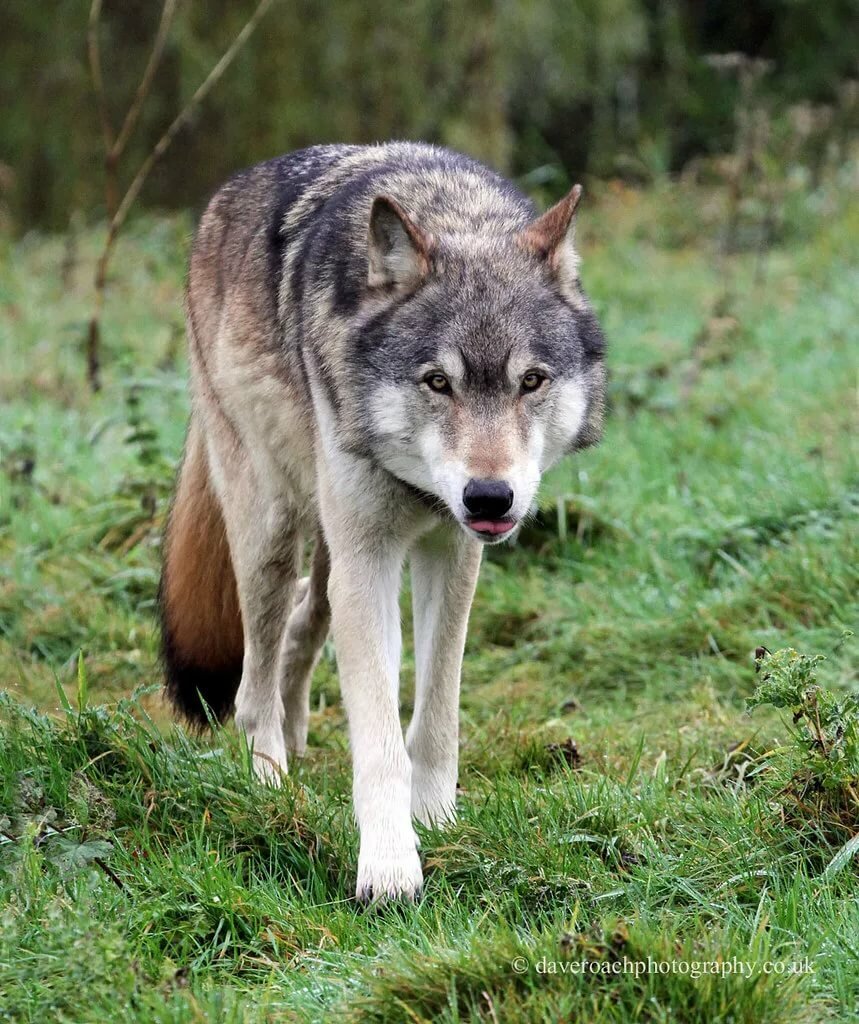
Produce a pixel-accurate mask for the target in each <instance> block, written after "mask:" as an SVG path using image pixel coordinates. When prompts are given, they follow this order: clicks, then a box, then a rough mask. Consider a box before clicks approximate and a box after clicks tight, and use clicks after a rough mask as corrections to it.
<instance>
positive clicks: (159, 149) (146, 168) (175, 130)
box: [110, 0, 274, 235]
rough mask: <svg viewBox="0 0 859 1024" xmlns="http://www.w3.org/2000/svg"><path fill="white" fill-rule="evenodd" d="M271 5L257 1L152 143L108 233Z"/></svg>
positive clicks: (118, 224) (121, 221)
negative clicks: (157, 138) (216, 58)
mask: <svg viewBox="0 0 859 1024" xmlns="http://www.w3.org/2000/svg"><path fill="white" fill-rule="evenodd" d="M273 3H274V0H260V2H259V3H258V4H257V7H256V10H255V11H254V13H253V14H252V15H251V16H250V18H249V19H248V20H247V22H245V25H244V28H242V30H241V32H239V34H238V35H237V36H236V38H235V39H234V40H233V41H232V43H231V44H230V45H229V47H228V48H227V50H226V51H225V52H224V54H223V56H222V57H221V59H220V60H219V61H218V63H217V64H216V65H215V66H214V67H213V68H212V70H211V71H210V72H209V74H208V75H207V76H206V78H205V79H204V81H203V82H202V83H201V84H200V85H199V86H198V87H197V91H196V92H195V93H194V95H193V96H192V97H191V99H190V100H188V102H187V104H186V105H185V107H184V109H183V110H182V111H180V113H179V114H177V116H176V117H175V118H174V120H173V122H172V124H171V125H170V127H169V128H168V129H167V131H165V132H164V134H163V135H162V136H161V138H160V139H159V140H158V142H156V143H155V146H154V148H153V149H152V152H151V153H150V154H149V156H148V157H147V158H146V159H145V160H144V161H143V163H142V164H141V166H140V170H139V171H138V172H137V174H136V175H135V176H134V178H133V180H132V182H131V184H130V185H129V186H128V189H127V191H126V193H125V195H124V196H123V198H122V202H121V203H120V204H119V209H118V210H117V211H116V214H115V215H114V217H113V220H112V221H111V225H110V229H111V232H112V233H113V234H114V235H115V234H116V232H117V231H118V230H119V229H120V228H121V227H122V225H123V224H124V222H125V218H126V217H127V216H128V211H129V210H130V209H131V207H132V206H133V205H134V202H135V200H136V199H137V197H138V195H140V190H141V189H142V188H143V185H144V183H145V182H146V179H147V178H148V177H149V174H150V172H151V170H152V168H153V167H154V166H155V164H156V163H158V161H159V160H160V159H161V157H162V156H164V154H165V153H166V152H167V150H168V148H169V147H170V144H171V143H172V142H173V139H175V138H176V136H177V135H178V134H179V132H180V131H181V129H182V128H183V127H184V126H185V124H186V123H187V122H188V121H189V120H190V118H191V115H192V114H193V113H194V111H195V110H196V109H197V107H198V106H199V105H200V104H201V103H202V102H203V100H204V99H205V98H206V97H207V96H208V95H209V93H210V92H211V90H212V88H213V87H214V86H215V85H217V83H218V82H219V81H220V79H221V78H222V77H223V75H224V72H225V71H226V70H227V68H229V66H230V64H232V62H233V60H234V59H235V57H236V54H237V53H238V52H239V50H241V48H242V47H243V46H244V44H245V43H246V42H247V40H248V38H249V37H250V35H251V33H252V32H253V31H254V29H255V28H256V27H257V25H258V24H259V22H260V20H261V19H262V17H263V16H264V15H265V13H266V11H267V10H268V9H269V7H271V5H272V4H273Z"/></svg>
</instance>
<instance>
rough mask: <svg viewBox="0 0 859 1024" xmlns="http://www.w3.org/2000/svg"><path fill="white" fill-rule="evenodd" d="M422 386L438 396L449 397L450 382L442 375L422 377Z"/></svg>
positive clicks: (432, 374) (431, 374)
mask: <svg viewBox="0 0 859 1024" xmlns="http://www.w3.org/2000/svg"><path fill="white" fill-rule="evenodd" d="M424 384H426V385H427V386H428V387H430V388H431V389H432V390H433V391H436V392H438V394H440V395H449V394H450V391H451V388H450V381H449V380H448V379H447V377H445V375H444V374H443V373H430V374H428V375H427V376H426V377H424Z"/></svg>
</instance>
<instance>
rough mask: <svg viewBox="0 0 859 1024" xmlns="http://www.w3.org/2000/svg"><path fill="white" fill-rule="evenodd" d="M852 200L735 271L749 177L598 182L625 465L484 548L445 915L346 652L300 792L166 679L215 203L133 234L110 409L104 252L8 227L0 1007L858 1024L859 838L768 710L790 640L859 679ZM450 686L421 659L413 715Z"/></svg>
mask: <svg viewBox="0 0 859 1024" xmlns="http://www.w3.org/2000/svg"><path fill="white" fill-rule="evenodd" d="M850 188H851V182H850V180H848V175H847V174H846V172H845V173H844V174H842V175H841V178H840V180H839V179H838V178H833V179H832V180H831V181H829V182H827V183H825V184H824V185H821V186H820V187H818V188H816V189H815V190H813V191H811V190H809V189H807V188H801V189H798V190H797V192H796V193H795V194H792V196H791V202H790V206H789V208H786V209H785V210H784V211H780V214H783V216H779V217H778V218H777V223H776V236H775V238H774V239H773V241H772V244H771V245H769V246H766V247H764V248H762V249H760V248H759V247H756V246H755V245H753V244H749V243H748V237H746V236H745V235H743V233H742V232H739V233H735V235H734V236H732V238H731V239H729V241H733V242H734V243H736V245H737V248H738V250H739V251H737V252H732V253H727V252H725V251H724V246H723V245H721V243H720V236H721V228H722V226H723V225H722V210H723V201H722V197H721V196H720V194H719V192H718V190H710V191H702V190H701V189H698V188H695V187H693V186H691V185H680V184H670V183H665V184H663V185H660V186H658V187H656V188H653V189H651V190H649V191H646V192H642V191H636V190H631V189H628V188H624V187H622V186H612V187H608V186H606V187H603V188H601V189H599V188H598V189H594V190H593V192H594V195H592V197H591V200H590V203H589V204H587V203H586V204H585V206H584V208H583V210H582V213H581V227H580V232H579V241H580V247H581V250H582V253H583V257H584V263H583V278H584V282H585V285H586V287H587V289H588V290H589V292H590V293H591V294H592V296H593V298H594V301H595V304H596V306H597V308H598V310H599V312H600V314H601V316H602V319H603V323H604V327H605V331H606V334H607V336H608V339H609V343H610V359H609V363H610V368H611V378H612V384H611V392H610V399H611V402H610V404H611V408H610V416H609V420H608V425H607V430H606V435H605V440H604V443H603V445H602V446H601V447H600V448H598V449H596V450H593V451H589V452H586V453H583V454H581V455H580V456H577V457H576V458H575V459H571V460H570V461H568V462H567V463H566V464H565V465H563V466H562V467H561V468H560V469H558V470H557V471H556V472H554V473H553V474H552V476H551V478H550V479H549V480H548V481H547V482H546V486H545V488H544V492H543V502H544V504H543V511H542V513H541V516H540V519H539V521H538V523H536V524H535V525H534V526H533V527H532V528H531V529H530V530H529V531H527V532H526V533H525V534H523V537H522V540H521V543H519V544H518V545H517V546H516V547H515V548H511V549H495V550H493V551H492V552H491V553H489V555H488V557H487V559H486V561H485V565H484V569H483V573H482V578H481V582H480V585H479V588H478V593H477V598H476V601H475V607H474V612H473V616H472V623H471V629H470V635H469V641H468V647H467V653H466V659H465V667H464V684H463V700H462V765H461V772H460V788H461V793H460V798H459V808H460V816H459V820H458V822H457V823H456V824H455V825H451V826H448V827H446V828H445V829H443V830H440V831H429V830H420V835H421V844H422V856H423V859H424V863H425V867H426V876H427V884H426V888H425V891H424V894H423V896H422V897H421V899H420V900H419V902H418V903H417V904H415V905H409V906H390V907H387V908H381V909H375V910H371V911H364V910H362V909H361V908H360V907H358V906H357V905H356V904H355V903H354V902H353V900H352V898H351V894H352V891H353V886H354V872H355V864H356V852H357V837H356V833H355V828H354V825H353V821H352V818H351V811H350V804H349V789H350V781H349V758H348V748H347V740H346V733H345V728H344V721H343V713H342V708H341V705H340V700H339V693H338V688H337V681H336V668H335V664H334V659H333V654H332V652H331V651H330V649H326V653H325V656H324V658H323V661H322V664H321V665H320V668H319V670H318V673H317V678H316V682H315V685H314V691H313V707H314V714H313V716H312V722H311V734H310V749H309V751H308V755H307V757H306V758H305V759H304V760H303V761H302V762H300V763H299V762H296V763H295V764H294V766H293V771H292V773H291V775H290V777H289V779H288V780H287V783H286V785H285V787H284V788H283V789H282V790H280V791H273V790H270V789H266V788H264V787H263V786H261V785H260V784H259V783H257V782H255V781H254V779H253V777H252V773H251V772H250V770H249V767H248V757H247V751H246V750H244V749H243V748H242V745H241V743H240V742H239V740H238V739H237V737H236V736H235V735H234V733H233V730H232V729H231V728H227V729H225V730H223V731H222V732H220V733H219V734H218V735H216V736H215V737H214V738H207V737H202V738H194V737H188V736H187V735H186V734H185V733H183V732H182V731H181V730H180V729H177V728H176V727H175V726H173V725H172V724H171V722H170V718H169V715H168V713H167V711H166V709H165V708H164V707H163V705H162V703H161V698H160V695H159V692H158V690H159V671H158V666H157V657H156V652H157V639H156V633H155V627H154V617H153V607H154V601H155V593H156V587H157V573H158V568H157V567H158V543H159V528H160V525H161V523H162V522H163V515H164V509H165V505H166V501H167V498H168V490H169V479H170V473H171V470H172V467H173V465H174V464H175V460H176V458H177V456H178V453H179V451H180V448H181V442H182V434H183V429H184V420H185V415H186V410H187V398H186V394H185V387H184V381H185V370H184V354H183V341H182V333H181V305H182V300H181V289H182V279H183V266H184V263H185V260H186V257H187V252H188V244H189V236H190V230H191V220H190V218H186V217H177V216H163V217H152V216H148V217H145V218H141V219H139V220H138V221H136V222H134V223H132V224H131V226H130V227H129V229H128V232H127V234H126V236H125V238H124V239H123V241H122V243H121V244H120V247H119V249H118V251H117V254H116V259H115V262H114V265H113V270H112V278H111V285H110V289H109V293H108V297H107V309H106V318H105V323H104V339H105V351H104V376H105V388H104V390H103V391H102V392H101V393H100V394H98V395H96V396H92V395H90V394H89V393H88V391H87V389H86V387H85V384H84V382H83V357H82V338H83V336H84V333H85V322H86V318H87V316H88V314H89V302H90V280H91V275H92V268H93V262H94V258H95V255H96V251H97V244H98V242H99V239H100V238H101V230H100V229H99V228H98V226H94V227H92V228H87V227H79V228H77V229H76V231H75V232H74V233H73V234H72V235H70V236H69V237H67V238H57V237H43V236H36V235H28V236H26V237H24V238H23V239H18V240H15V241H13V240H11V239H9V238H0V268H2V269H0V488H2V490H0V687H2V688H3V689H4V690H5V691H6V696H5V697H4V698H2V701H3V702H2V704H0V1020H2V1019H8V1020H15V1021H34V1022H35V1021H39V1022H43V1021H53V1020H60V1021H70V1022H80V1021H99V1022H113V1021H139V1020H146V1021H158V1022H161V1021H164V1022H167V1021H170V1022H185V1021H200V1020H213V1021H215V1020H216V1021H219V1022H220V1021H248V1022H253V1021H269V1020H270V1021H292V1020H297V1021H319V1020H327V1019H338V1018H340V1017H343V1018H345V1019H352V1020H355V1021H373V1020H377V1021H385V1022H389V1021H400V1020H402V1021H411V1022H416V1021H425V1020H427V1021H428V1020H442V1021H448V1022H454V1021H464V1020H481V1021H490V1022H492V1021H496V1022H505V1024H507V1022H511V1021H514V1022H515V1021H522V1022H525V1021H527V1022H531V1021H546V1022H549V1021H553V1022H554V1021H558V1020H570V1021H572V1020H588V1021H612V1022H619V1024H620V1022H626V1021H632V1020H646V1021H669V1020H677V1021H684V1022H693V1021H694V1022H701V1024H705V1022H706V1024H712V1022H718V1021H761V1022H773V1024H775V1022H787V1021H792V1022H794V1021H803V1020H805V1021H821V1020H827V1019H832V1020H852V1019H855V1016H854V1015H855V1014H857V1013H859V899H857V891H856V870H857V869H856V863H857V861H856V860H853V859H851V853H852V852H854V850H855V844H854V846H853V847H851V846H850V836H851V833H852V832H855V831H856V830H857V826H856V822H855V819H854V821H853V822H852V824H851V821H850V819H849V818H847V819H846V820H844V819H843V820H841V821H840V822H837V823H834V824H833V823H832V822H828V823H827V822H821V821H820V820H818V819H816V818H815V817H814V815H813V814H811V812H810V811H809V812H808V813H806V811H807V808H805V806H804V805H803V804H801V803H800V804H797V803H796V801H793V802H792V801H791V800H790V799H789V790H790V785H788V786H786V787H781V788H780V787H778V786H774V785H772V784H771V783H768V782H767V779H768V778H769V776H768V774H767V773H768V771H770V769H771V766H772V759H773V758H774V757H776V756H777V754H778V751H779V750H782V749H784V745H785V744H786V743H789V742H790V731H791V728H792V725H791V721H790V716H789V715H788V716H787V718H786V719H785V718H783V717H780V716H779V715H778V714H777V713H775V712H772V711H771V710H768V709H767V708H762V709H758V710H756V711H754V713H753V714H749V712H748V711H747V709H746V700H747V699H748V698H749V697H750V695H751V694H752V692H753V690H754V688H755V685H756V682H757V677H756V675H755V663H754V651H755V648H756V647H758V646H765V647H767V648H769V649H770V650H776V649H778V648H783V647H787V646H791V647H794V648H797V649H799V650H801V651H804V652H808V653H822V654H825V655H827V660H826V661H825V662H823V663H822V664H821V665H820V666H818V669H817V671H818V673H819V681H820V682H821V683H822V684H823V685H824V686H825V687H827V688H828V689H830V690H832V691H833V692H834V693H835V694H836V695H844V694H845V693H849V692H851V691H855V689H856V676H855V670H854V668H853V666H854V665H855V663H856V644H855V642H854V643H852V644H851V642H849V641H848V642H842V634H843V632H844V630H845V629H846V628H849V627H850V626H851V625H853V626H855V623H856V619H857V593H859V587H857V582H859V580H857V558H856V556H857V550H856V548H857V536H856V523H855V513H856V510H857V503H859V473H857V458H856V456H857V451H856V446H855V438H856V434H855V426H856V424H855V414H856V408H855V386H856V379H855V371H856V323H857V316H859V269H857V267H859V259H857V257H859V207H857V205H856V204H855V202H853V203H851V202H850V201H849V200H850ZM748 216H749V218H750V224H751V228H749V231H747V232H746V235H749V232H751V234H750V236H749V237H752V238H754V237H755V235H754V231H753V230H752V229H753V228H754V225H755V223H756V221H755V219H754V218H755V213H754V209H752V210H751V211H750V212H749V214H748ZM851 346H852V350H851ZM403 612H404V625H405V631H406V635H407V636H408V632H409V608H408V598H407V596H404V606H403ZM412 678H413V671H412V661H411V650H410V648H407V651H406V662H405V666H404V680H403V691H404V702H403V703H404V714H407V713H408V710H409V707H410V697H411V685H412ZM845 844H846V845H845ZM839 858H840V859H839ZM648 958H649V960H650V961H651V966H650V969H649V970H647V971H645V970H644V969H643V968H639V969H636V968H634V967H632V966H628V967H626V968H625V971H624V970H623V968H624V966H625V965H626V964H635V963H636V962H641V963H643V964H647V963H648ZM582 961H588V962H589V964H591V965H592V964H596V967H593V966H589V967H587V968H586V970H585V973H572V972H571V969H570V968H569V967H568V966H566V967H565V966H564V965H569V964H571V963H572V964H577V963H581V962H582ZM663 961H665V962H670V961H675V966H674V967H673V968H671V969H670V970H669V971H668V973H662V971H663V970H666V969H665V968H659V967H657V966H653V964H655V963H656V962H663ZM740 961H742V962H749V963H750V964H752V965H753V966H752V967H750V968H749V969H748V970H749V971H750V972H751V973H745V972H746V969H745V968H743V969H741V968H740V967H739V962H740ZM769 962H771V963H775V964H777V965H780V966H777V967H774V968H772V967H770V968H766V967H765V966H764V965H765V964H766V963H769ZM696 964H697V967H695V966H694V965H696ZM678 965H679V966H678ZM684 965H686V966H684ZM714 965H716V966H714ZM719 965H721V966H719ZM717 969H718V971H719V973H716V974H714V973H713V971H714V970H717ZM615 971H617V972H618V973H614V972H615ZM767 971H769V972H770V973H767Z"/></svg>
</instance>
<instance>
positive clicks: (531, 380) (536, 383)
mask: <svg viewBox="0 0 859 1024" xmlns="http://www.w3.org/2000/svg"><path fill="white" fill-rule="evenodd" d="M545 379H546V378H545V376H544V375H543V374H542V373H537V371H536V370H532V371H531V372H530V373H526V374H525V376H524V377H523V378H522V390H523V391H536V390H537V388H539V387H540V385H541V384H542V383H543V381H544V380H545Z"/></svg>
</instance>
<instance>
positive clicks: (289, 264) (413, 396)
mask: <svg viewBox="0 0 859 1024" xmlns="http://www.w3.org/2000/svg"><path fill="white" fill-rule="evenodd" d="M579 194H580V189H579V188H578V187H576V189H574V190H573V191H572V192H571V193H570V194H569V195H568V196H567V197H566V198H565V199H563V200H562V201H561V202H560V203H558V204H557V205H556V206H555V207H553V208H552V209H551V210H549V211H548V212H547V213H545V214H543V215H542V216H537V215H536V213H535V211H534V209H533V207H532V204H531V202H530V200H529V199H528V198H526V196H525V195H523V194H522V193H521V192H520V191H519V190H518V189H516V188H515V187H514V186H513V185H512V184H510V183H509V182H508V181H506V180H504V179H503V178H501V177H499V176H498V175H497V174H495V173H494V172H493V171H491V170H490V169H488V168H487V167H485V166H483V165H481V164H479V163H477V162H475V161H473V160H470V159H468V158H466V157H464V156H461V155H459V154H456V153H452V152H449V151H447V150H444V149H440V148H436V147H432V146H426V145H419V144H411V143H391V144H386V145H379V146H372V147H364V146H316V147H313V148H310V149H306V150H303V151H300V152H297V153H293V154H290V155H288V156H284V157H281V158H280V159H277V160H272V161H270V162H268V163H264V164H261V165H259V166H258V167H254V168H252V169H250V170H248V171H246V172H244V173H242V174H239V175H238V176H237V177H235V178H234V179H232V180H231V181H230V182H228V183H227V184H226V185H224V186H223V187H222V188H221V189H220V191H218V192H217V193H216V195H215V196H214V197H213V199H212V200H211V201H210V203H209V205H208V207H207V209H206V211H205V213H204V215H203V217H202V220H201V223H200V226H199V230H198V232H197V236H196V240H195V242H194V246H193V252H192V255H191V266H190V274H189V278H188V288H187V303H186V313H187V328H188V338H189V346H190V363H191V393H192V411H191V418H190V425H189V429H188V435H187V441H186V447H185V454H184V459H183V462H182V466H181V470H180V472H179V478H178V481H177V485H176V492H175V498H174V501H173V505H172V509H171V513H170V517H169V522H168V526H167V531H166V537H165V545H164V552H165V554H164V566H163V574H162V583H161V615H162V635H163V652H164V662H165V666H166V680H167V681H166V689H167V694H168V696H169V698H170V699H171V700H172V702H173V704H174V705H175V706H176V708H177V709H178V710H179V712H181V713H182V714H184V715H185V716H186V717H187V718H188V719H190V720H191V721H192V722H194V723H196V724H198V725H204V724H205V723H206V721H207V718H208V716H209V715H213V716H215V717H216V718H218V719H221V720H223V719H224V718H226V717H227V716H228V715H229V714H230V713H231V712H232V711H234V712H235V717H236V722H237V725H238V727H239V728H240V729H241V730H243V731H244V732H245V734H246V735H247V738H248V740H249V741H250V743H251V744H252V747H253V753H254V762H255V765H256V767H257V769H258V771H259V773H260V774H261V775H262V776H263V777H264V778H266V779H269V780H271V781H277V778H278V777H279V774H280V773H281V772H283V771H285V770H286V767H287V757H288V754H289V753H295V754H301V753H303V752H304V749H305V746H306V742H307V724H308V707H309V689H310V679H311V675H312V672H313V668H314V665H315V663H316V659H317V657H318V654H319V650H320V648H321V645H322V643H323V642H324V640H325V637H326V635H327V633H328V630H329V623H330V624H331V626H332V627H333V635H334V644H335V649H336V655H337V663H338V670H339V675H340V682H341V687H342V692H343V700H344V704H345V708H346V712H347V716H348V721H349V733H350V741H351V748H352V757H353V763H354V805H355V813H356V817H357V821H358V826H359V829H360V852H359V860H358V879H357V886H356V889H357V895H358V896H359V898H362V899H368V898H380V897H391V896H406V897H413V896H414V895H415V894H416V893H417V892H418V890H419V889H420V886H421V882H422V875H421V864H420V859H419V856H418V848H417V840H416V836H415V833H414V829H413V827H412V820H413V818H417V819H418V820H420V821H422V822H426V823H431V822H435V823H439V822H444V821H446V820H448V819H450V818H451V817H452V815H453V813H454V803H455V795H456V779H457V748H458V721H457V719H458V698H459V682H460V670H461V663H462V654H463V648H464V644H465V635H466V623H467V619H468V613H469V608H470V605H471V600H472V596H473V594H474V588H475V584H476V581H477V574H478V568H479V564H480V556H481V550H482V546H483V544H484V543H495V542H498V541H501V540H504V539H507V538H509V537H511V536H514V535H515V533H516V530H517V528H518V526H519V524H520V523H521V522H522V519H523V517H525V516H526V515H527V513H528V511H529V509H530V508H531V507H532V505H533V502H534V498H535V494H536V490H537V486H538V484H539V480H540V476H541V474H542V473H543V471H544V470H545V469H546V468H547V467H549V466H550V465H552V464H553V463H555V462H556V461H557V460H558V459H560V458H561V457H562V456H563V455H565V454H566V453H568V452H571V451H575V450H576V449H579V448H581V447H584V446H585V445H589V444H593V443H595V442H596V441H597V440H598V438H599V435H600V430H601V423H602V414H603V394H604V368H603V367H604V364H603V350H604V343H603V337H602V333H601V331H600V328H599V325H598V323H597V320H596V318H595V316H594V314H593V312H592V311H591V308H590V306H589V304H588V301H587V298H586V297H585V294H584V292H583V291H582V288H581V284H580V281H579V273H578V268H579V260H578V256H577V254H576V250H575V247H574V244H573V221H574V213H575V208H576V205H577V203H578V199H579ZM309 538H315V548H314V554H313V557H312V559H311V566H310V573H309V576H308V577H305V578H304V579H301V578H300V572H301V563H302V551H303V544H304V542H305V540H306V539H309ZM407 560H408V562H409V565H410V574H411V583H412V590H413V605H414V629H415V652H416V696H415V707H414V714H413V717H412V720H411V723H410V725H409V727H408V730H407V732H406V735H405V737H404V736H403V732H402V729H401V726H400V719H399V707H398V682H399V678H398V677H399V665H400V647H401V630H400V618H399V592H400V582H401V574H402V570H403V567H404V564H405V562H406V561H407Z"/></svg>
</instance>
